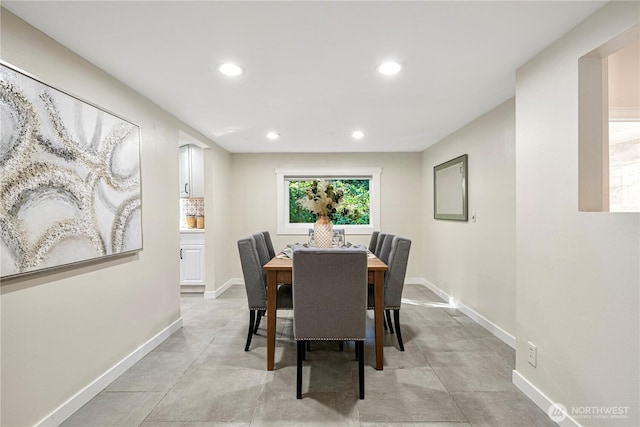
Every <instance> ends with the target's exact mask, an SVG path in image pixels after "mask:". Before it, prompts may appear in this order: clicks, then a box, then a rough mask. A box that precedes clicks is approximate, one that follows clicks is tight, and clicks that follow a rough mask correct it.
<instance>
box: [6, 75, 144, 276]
mask: <svg viewBox="0 0 640 427" xmlns="http://www.w3.org/2000/svg"><path fill="white" fill-rule="evenodd" d="M0 138H1V140H0V261H1V262H0V277H3V278H6V277H11V276H16V275H21V274H25V273H30V272H35V271H42V270H44V269H50V268H54V267H60V266H64V265H69V264H74V263H78V262H82V261H89V260H95V259H98V258H102V257H107V256H113V255H117V254H123V253H127V252H134V251H139V250H141V249H142V211H141V209H142V201H141V185H140V129H139V127H138V126H137V125H135V124H133V123H130V122H128V121H126V120H124V119H122V118H120V117H117V116H115V115H114V114H112V113H109V112H107V111H105V110H103V109H101V108H98V107H96V106H94V105H92V104H90V103H88V102H86V101H83V100H81V99H79V98H76V97H73V96H71V95H69V94H67V93H65V92H62V91H60V90H57V89H55V88H53V87H51V86H49V85H47V84H45V83H43V82H41V81H39V80H37V79H35V78H33V77H31V76H29V75H27V74H26V73H24V72H22V71H20V70H18V69H16V68H14V67H13V66H11V65H9V64H6V63H0Z"/></svg>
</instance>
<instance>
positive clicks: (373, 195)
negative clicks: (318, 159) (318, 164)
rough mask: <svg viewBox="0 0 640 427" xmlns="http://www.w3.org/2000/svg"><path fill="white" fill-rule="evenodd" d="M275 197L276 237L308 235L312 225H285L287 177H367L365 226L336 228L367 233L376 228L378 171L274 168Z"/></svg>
mask: <svg viewBox="0 0 640 427" xmlns="http://www.w3.org/2000/svg"><path fill="white" fill-rule="evenodd" d="M275 172H276V189H277V191H276V196H277V197H276V198H277V204H278V205H277V213H278V226H277V232H278V234H305V235H306V234H308V232H309V227H310V226H311V224H312V223H300V224H291V223H289V191H288V190H289V186H288V184H287V180H288V179H290V178H307V179H317V178H326V179H333V178H369V179H371V181H370V184H369V219H370V221H371V223H370V224H369V225H340V228H344V229H345V233H347V234H371V233H372V232H373V231H374V230H379V229H380V174H381V173H382V168H350V169H332V168H322V169H276V170H275Z"/></svg>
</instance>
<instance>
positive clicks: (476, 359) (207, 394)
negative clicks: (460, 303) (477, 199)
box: [63, 285, 556, 427]
mask: <svg viewBox="0 0 640 427" xmlns="http://www.w3.org/2000/svg"><path fill="white" fill-rule="evenodd" d="M403 297H404V298H403V306H402V311H401V315H400V320H401V322H402V333H403V337H404V340H405V350H406V351H405V352H400V351H399V350H398V349H397V347H396V346H397V344H396V340H395V335H391V334H389V333H387V334H386V342H385V368H384V370H383V371H376V370H375V369H373V367H372V366H373V364H374V358H375V354H374V351H373V348H374V346H373V339H371V340H369V341H367V342H366V347H365V354H366V356H365V361H366V367H365V378H366V380H365V388H366V398H365V400H358V398H357V387H358V385H357V384H358V374H357V362H355V361H353V357H354V351H353V345H350V346H348V348H347V351H345V352H339V351H337V344H335V343H314V344H313V345H312V349H311V352H310V353H308V356H307V361H306V362H305V367H304V379H303V399H302V400H296V398H295V376H296V369H295V361H296V354H295V342H294V341H293V339H292V312H290V311H284V312H279V313H278V321H277V325H278V337H277V344H276V370H275V371H272V372H268V371H267V370H266V338H265V336H266V330H265V329H264V328H265V327H266V325H265V324H263V325H261V327H260V330H259V332H258V335H254V337H253V342H252V344H251V350H250V351H249V352H244V351H243V350H244V343H245V339H246V329H247V327H248V321H249V316H248V310H247V305H246V296H245V292H244V287H242V286H237V285H236V286H232V287H231V288H230V289H229V290H227V291H226V292H225V293H224V294H223V295H222V296H221V297H220V298H218V299H216V300H205V299H203V297H202V295H192V296H188V295H187V296H182V299H181V301H182V316H183V319H184V327H183V328H182V329H181V330H179V331H177V332H176V333H174V334H173V335H172V336H171V337H169V338H168V339H167V340H166V341H164V342H163V343H162V344H161V345H160V346H158V347H157V348H156V349H155V350H154V351H153V352H151V353H149V354H148V355H147V356H146V357H145V358H143V359H142V360H141V361H140V362H138V363H137V364H136V365H134V366H133V367H132V368H131V369H129V370H128V371H127V372H125V373H124V374H122V375H121V376H120V377H119V378H118V379H116V380H115V381H114V382H113V383H112V384H110V385H109V386H108V387H107V388H106V389H105V390H103V391H102V392H101V393H100V394H99V395H97V396H96V397H95V398H94V399H92V400H91V401H90V402H89V403H87V404H86V405H85V406H84V407H82V408H81V409H80V410H79V411H78V412H76V413H75V414H74V415H72V416H71V417H70V418H69V419H68V420H67V421H66V422H65V423H64V424H63V426H81V427H97V426H124V427H128V426H143V427H152V426H158V427H177V426H180V427H223V426H224V427H236V426H238V427H240V426H297V425H304V426H342V425H345V426H362V427H384V426H398V427H400V426H431V427H465V426H474V427H475V426H491V427H502V426H505V427H519V426H538V427H539V426H555V425H556V424H555V423H553V422H552V421H551V420H550V419H549V418H548V417H547V415H546V414H545V412H544V411H542V410H540V409H539V408H538V407H537V406H536V405H535V404H533V402H531V401H530V400H529V399H527V397H525V396H524V394H522V393H521V392H520V391H519V390H518V389H516V387H515V386H514V385H513V384H512V383H511V371H512V369H513V368H514V365H515V353H514V351H513V350H512V349H511V348H509V347H508V346H507V345H505V344H504V343H502V342H501V341H500V340H498V339H497V338H495V337H494V336H492V335H491V334H489V333H488V332H487V331H486V330H484V329H483V328H482V327H480V326H478V325H477V324H476V323H475V322H473V321H472V320H471V319H469V318H468V317H466V316H464V315H463V314H462V313H460V312H458V311H456V310H455V309H452V308H449V307H447V306H446V304H445V303H443V301H442V300H440V299H439V298H438V297H437V296H436V295H435V294H434V293H432V292H431V291H429V290H428V289H426V288H425V287H423V286H420V285H407V286H405V290H404V294H403ZM372 316H373V313H372V312H371V313H370V317H371V318H370V320H369V328H370V330H369V334H368V335H369V336H371V337H373V319H372Z"/></svg>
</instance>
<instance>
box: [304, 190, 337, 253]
mask: <svg viewBox="0 0 640 427" xmlns="http://www.w3.org/2000/svg"><path fill="white" fill-rule="evenodd" d="M343 197H344V192H343V191H342V190H340V189H338V188H336V187H335V185H334V184H332V183H331V182H330V181H327V180H316V181H312V182H311V186H310V187H309V188H308V189H307V190H306V195H305V197H302V198H301V199H299V200H298V204H299V205H300V206H302V207H303V208H305V209H307V210H308V211H309V212H311V213H312V214H314V215H315V216H316V218H317V219H316V222H315V224H314V225H313V235H314V239H315V245H316V246H318V247H321V248H330V247H331V240H332V238H333V224H332V223H331V220H332V219H333V215H334V214H336V213H337V212H338V208H339V207H340V204H341V203H342V198H343Z"/></svg>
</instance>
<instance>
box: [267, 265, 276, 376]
mask: <svg viewBox="0 0 640 427" xmlns="http://www.w3.org/2000/svg"><path fill="white" fill-rule="evenodd" d="M276 276H277V272H276V271H268V272H267V370H269V371H273V367H274V365H275V354H276V298H278V292H277V286H278V284H277V283H276Z"/></svg>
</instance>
